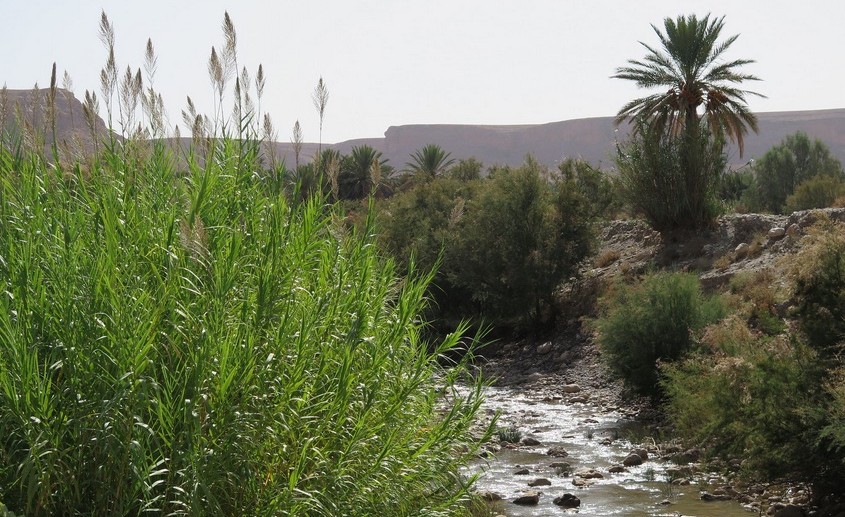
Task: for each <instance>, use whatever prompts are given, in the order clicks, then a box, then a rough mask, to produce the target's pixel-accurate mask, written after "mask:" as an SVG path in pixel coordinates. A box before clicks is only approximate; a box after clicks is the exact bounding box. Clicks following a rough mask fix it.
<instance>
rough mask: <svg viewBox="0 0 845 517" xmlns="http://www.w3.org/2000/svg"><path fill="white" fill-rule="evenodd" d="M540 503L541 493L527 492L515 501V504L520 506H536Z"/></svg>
mask: <svg viewBox="0 0 845 517" xmlns="http://www.w3.org/2000/svg"><path fill="white" fill-rule="evenodd" d="M539 502H540V492H534V491H531V492H525V493H524V494H522V495H521V496H518V497H517V498H516V499H514V500H513V504H520V505H522V506H534V505H536V504H538V503H539Z"/></svg>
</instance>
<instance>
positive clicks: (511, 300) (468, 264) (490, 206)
mask: <svg viewBox="0 0 845 517" xmlns="http://www.w3.org/2000/svg"><path fill="white" fill-rule="evenodd" d="M544 174H546V171H545V170H544V169H543V168H542V167H541V166H540V165H538V164H537V163H536V162H534V161H533V160H529V161H528V163H526V164H525V165H523V166H522V167H519V168H515V169H514V168H509V167H504V168H500V169H498V170H496V171H495V172H494V173H493V174H492V175H491V178H490V179H489V180H487V181H485V182H484V183H483V185H484V188H483V189H482V190H481V192H480V193H479V195H478V197H477V198H476V199H475V200H474V201H473V202H472V203H470V204H469V205H468V208H467V212H466V215H465V217H464V218H463V219H462V220H461V224H460V228H459V231H458V232H456V233H455V235H456V237H457V238H456V239H454V240H453V241H451V246H450V248H449V249H448V250H447V252H446V254H445V256H444V261H443V269H444V273H445V274H446V275H447V278H448V281H449V282H450V283H451V284H453V285H455V286H458V287H461V288H463V289H465V290H466V291H468V292H470V293H471V299H472V302H473V303H474V305H475V311H476V313H477V314H478V315H480V316H482V317H484V318H486V319H489V320H492V321H501V322H509V321H510V322H514V323H515V322H518V321H519V320H524V319H525V318H526V317H531V318H532V319H534V321H535V322H538V321H541V320H544V319H548V318H550V317H552V316H553V314H552V298H553V296H552V295H553V292H554V290H555V288H556V287H557V286H558V285H559V284H560V282H561V281H562V280H563V279H565V278H568V277H569V276H571V275H573V274H574V273H575V271H576V268H577V265H578V264H579V263H580V262H581V261H582V260H583V259H584V258H586V256H587V255H588V254H589V252H590V251H591V249H592V248H591V246H592V243H593V233H592V225H591V222H592V218H591V216H590V212H589V210H588V202H587V200H586V199H585V198H584V197H583V196H581V195H580V193H579V192H578V191H577V189H576V187H575V185H574V182H573V181H571V180H566V179H558V180H557V181H555V182H554V183H550V182H549V181H548V180H547V179H546V178H545V177H544Z"/></svg>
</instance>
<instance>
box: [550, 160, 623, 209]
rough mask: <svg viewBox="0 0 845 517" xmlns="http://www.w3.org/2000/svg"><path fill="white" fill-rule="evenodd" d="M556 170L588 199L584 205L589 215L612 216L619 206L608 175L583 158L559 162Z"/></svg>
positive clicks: (619, 203) (614, 189)
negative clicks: (587, 202)
mask: <svg viewBox="0 0 845 517" xmlns="http://www.w3.org/2000/svg"><path fill="white" fill-rule="evenodd" d="M558 170H559V171H560V173H561V174H562V176H563V178H564V179H565V180H566V181H567V182H569V184H571V185H572V186H574V187H575V189H577V191H578V192H579V193H580V194H581V195H582V196H584V198H585V199H588V200H589V201H590V202H589V204H587V205H586V207H585V208H586V209H588V210H590V217H596V218H601V219H613V218H614V216H615V215H616V214H617V212H618V211H619V209H620V208H621V202H620V200H619V196H618V194H617V192H616V188H615V186H614V185H613V181H611V179H610V176H608V175H607V174H606V173H605V172H604V171H602V170H601V169H597V168H595V167H593V166H592V165H590V164H589V163H587V162H585V161H584V160H580V159H579V160H576V159H573V158H567V159H566V160H564V161H563V162H561V164H560V165H558Z"/></svg>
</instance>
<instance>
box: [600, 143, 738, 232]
mask: <svg viewBox="0 0 845 517" xmlns="http://www.w3.org/2000/svg"><path fill="white" fill-rule="evenodd" d="M723 147H724V146H723V143H722V141H721V140H719V139H716V138H713V137H711V135H710V133H708V132H707V131H705V130H703V129H702V130H700V131H686V132H684V133H682V134H681V135H680V136H675V135H671V134H655V133H654V132H651V131H648V130H647V129H643V130H641V131H639V132H637V133H636V135H635V136H633V137H632V138H631V140H629V141H628V142H627V143H624V144H619V145H618V146H617V152H616V166H617V168H618V170H619V178H618V183H619V193H620V196H621V197H622V199H623V200H624V201H625V203H627V204H628V205H629V206H630V207H631V208H632V210H633V211H634V213H636V214H639V215H642V216H643V217H645V219H646V220H647V221H648V223H649V224H650V225H651V226H652V227H653V228H654V229H655V230H658V231H660V232H666V231H671V230H676V229H695V228H701V227H704V226H707V225H709V224H711V223H712V222H713V220H714V219H715V218H716V216H718V215H719V212H720V210H721V205H720V202H719V200H718V198H717V191H718V187H719V178H720V176H721V175H722V172H723V171H724V169H725V156H724V154H723Z"/></svg>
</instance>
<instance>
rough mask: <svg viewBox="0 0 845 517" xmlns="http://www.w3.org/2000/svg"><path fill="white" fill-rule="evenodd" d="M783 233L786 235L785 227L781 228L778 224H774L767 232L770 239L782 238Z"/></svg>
mask: <svg viewBox="0 0 845 517" xmlns="http://www.w3.org/2000/svg"><path fill="white" fill-rule="evenodd" d="M784 235H786V228H781V227H780V226H775V227H774V228H772V229H771V230H769V233H768V237H769V239H772V240H777V239H782V238H783V236H784Z"/></svg>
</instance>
